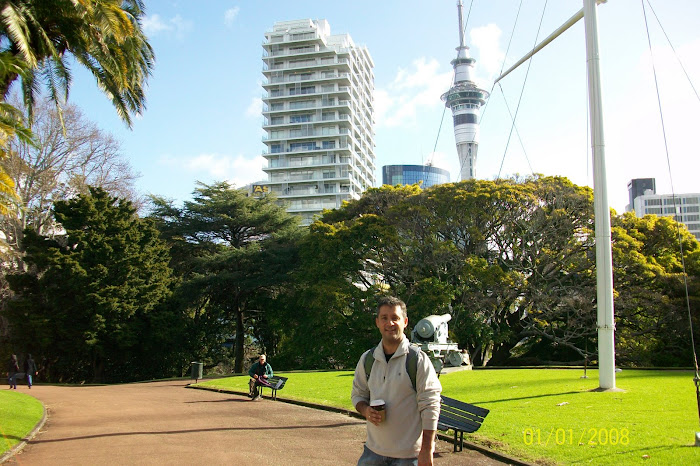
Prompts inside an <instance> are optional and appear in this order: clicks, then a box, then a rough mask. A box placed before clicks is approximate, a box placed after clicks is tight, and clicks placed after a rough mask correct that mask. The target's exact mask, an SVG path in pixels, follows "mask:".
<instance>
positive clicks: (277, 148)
mask: <svg viewBox="0 0 700 466" xmlns="http://www.w3.org/2000/svg"><path fill="white" fill-rule="evenodd" d="M280 152H282V144H270V153H271V154H279V153H280Z"/></svg>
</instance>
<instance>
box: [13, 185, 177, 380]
mask: <svg viewBox="0 0 700 466" xmlns="http://www.w3.org/2000/svg"><path fill="white" fill-rule="evenodd" d="M54 215H55V216H56V220H57V222H58V223H59V224H60V226H61V228H62V229H63V230H64V232H65V233H64V234H61V235H55V236H54V237H53V239H49V238H46V237H42V236H40V235H38V234H37V233H36V232H34V231H31V230H29V231H28V232H27V236H26V248H27V257H26V261H27V263H28V264H29V265H30V267H31V268H32V270H30V271H28V272H27V273H24V274H18V275H11V276H8V280H9V281H10V285H11V287H12V289H13V290H14V291H15V292H16V294H17V296H16V297H15V299H14V300H13V301H12V302H11V303H10V306H9V309H8V311H7V316H8V318H9V321H10V324H11V326H12V329H13V337H14V343H15V344H16V345H18V346H19V347H21V348H26V350H27V351H30V352H32V353H33V354H35V355H37V356H39V357H43V358H46V362H47V364H48V366H49V368H50V377H51V378H52V379H54V380H71V381H81V380H94V381H100V382H101V381H119V380H124V377H125V376H124V374H128V373H129V371H130V365H133V367H138V365H139V360H140V359H141V358H148V357H149V355H148V354H143V353H140V352H139V351H137V349H138V348H148V345H144V344H143V340H152V339H153V340H155V341H161V340H162V331H161V330H159V329H158V328H157V327H156V326H154V324H157V323H158V322H160V321H165V322H167V321H169V320H170V319H167V318H163V313H164V312H167V309H166V308H164V307H162V306H161V304H162V303H163V302H164V300H165V299H166V298H167V297H168V295H169V293H170V290H169V286H170V284H171V281H172V277H171V271H170V268H169V267H168V261H169V256H168V253H167V248H166V245H165V244H164V243H163V242H162V241H161V240H160V239H159V236H158V232H157V230H156V229H155V228H154V226H153V225H152V224H151V222H150V221H148V220H142V219H139V218H138V217H137V216H136V214H135V209H134V208H133V207H132V206H131V203H129V202H128V201H125V200H121V199H118V198H116V197H112V196H110V195H109V194H108V193H107V192H106V191H104V190H102V189H100V188H91V189H90V192H89V193H88V194H85V195H79V196H78V197H76V198H75V199H72V200H69V201H58V202H56V204H55V207H54ZM156 313H160V315H157V314H156ZM145 330H148V331H145ZM159 332H160V333H159ZM170 343H172V342H170ZM150 349H152V348H150ZM172 350H173V349H172V348H163V350H162V351H161V353H160V354H159V355H158V356H163V355H166V354H167V353H168V352H172ZM132 372H133V370H132ZM126 377H127V378H133V377H134V374H133V373H132V375H131V376H126Z"/></svg>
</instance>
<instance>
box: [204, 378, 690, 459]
mask: <svg viewBox="0 0 700 466" xmlns="http://www.w3.org/2000/svg"><path fill="white" fill-rule="evenodd" d="M582 374H583V371H582V370H571V369H507V370H476V371H462V372H455V373H452V374H445V375H443V376H441V377H440V381H441V382H442V386H443V394H444V395H446V396H449V397H451V398H457V399H460V400H463V401H467V402H469V403H473V404H476V405H479V406H482V407H484V408H488V409H490V410H491V413H490V414H489V416H488V417H487V418H486V422H485V423H484V425H483V426H482V428H481V429H480V430H479V432H478V433H477V434H475V435H469V436H468V437H469V438H470V440H472V441H476V442H478V443H482V444H486V445H489V446H491V447H492V448H494V449H498V450H501V451H504V452H506V453H508V454H510V455H513V456H516V457H519V458H522V459H526V460H530V461H535V460H537V462H540V463H551V464H555V463H561V464H583V463H588V464H642V463H644V464H660V465H667V464H683V465H685V464H700V448H696V447H694V446H693V445H694V436H695V432H696V431H700V423H699V421H698V407H697V403H696V398H695V386H694V384H693V373H692V372H689V371H642V370H624V371H622V372H620V373H617V374H616V375H617V387H618V388H621V389H623V390H624V392H609V393H596V392H591V391H590V390H591V389H594V388H597V387H598V372H597V371H594V370H589V371H588V377H589V378H588V379H581V378H580V377H581V375H582ZM276 375H284V376H285V377H289V381H288V382H287V384H286V385H285V387H284V389H283V390H281V391H280V392H279V395H280V396H282V397H286V398H293V399H297V400H302V401H310V402H315V403H320V404H324V405H329V406H335V407H339V408H346V409H352V405H351V403H350V389H351V386H352V372H349V371H338V372H290V373H279V374H276ZM247 383H248V377H247V376H238V377H230V378H225V379H218V380H211V381H207V382H202V383H201V384H200V385H204V386H215V387H220V388H228V389H232V390H238V391H243V392H245V391H247V389H248V386H247Z"/></svg>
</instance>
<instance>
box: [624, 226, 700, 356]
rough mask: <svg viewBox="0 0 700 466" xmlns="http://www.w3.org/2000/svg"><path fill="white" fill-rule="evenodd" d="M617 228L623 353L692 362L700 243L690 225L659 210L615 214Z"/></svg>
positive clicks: (699, 309)
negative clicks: (661, 214) (640, 214)
mask: <svg viewBox="0 0 700 466" xmlns="http://www.w3.org/2000/svg"><path fill="white" fill-rule="evenodd" d="M612 234H613V264H614V279H615V291H616V296H615V316H616V324H617V332H616V349H617V355H618V359H620V360H621V361H622V362H623V363H627V364H630V365H640V366H678V365H683V366H690V365H692V363H693V360H692V346H691V339H690V322H689V321H688V305H690V311H691V316H692V320H693V327H694V329H695V331H696V332H697V330H698V328H700V327H699V325H700V306H699V304H700V303H699V302H698V300H699V299H700V298H699V295H698V289H699V285H700V282H699V278H700V277H699V275H698V272H700V261H699V260H700V243H698V241H697V240H696V239H695V238H694V237H693V235H691V234H690V233H689V232H688V230H687V229H686V228H685V226H683V225H679V224H678V223H677V222H676V221H675V220H673V219H672V218H669V217H657V216H656V215H647V216H645V217H643V218H637V217H636V216H635V215H634V214H633V213H626V214H623V215H621V216H618V217H614V218H613V229H612ZM681 250H682V251H683V255H681ZM684 265H685V273H686V275H685V276H684V267H683V266H684ZM686 284H687V286H688V289H689V293H688V294H689V298H690V299H689V301H686V290H685V286H686ZM696 349H697V350H699V351H700V346H698V348H696Z"/></svg>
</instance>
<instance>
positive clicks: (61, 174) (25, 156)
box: [0, 101, 138, 268]
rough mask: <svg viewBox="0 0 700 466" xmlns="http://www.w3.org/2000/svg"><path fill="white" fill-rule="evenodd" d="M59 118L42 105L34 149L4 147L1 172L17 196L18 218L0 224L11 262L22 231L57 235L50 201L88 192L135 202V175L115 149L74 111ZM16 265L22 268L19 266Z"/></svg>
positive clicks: (116, 145)
mask: <svg viewBox="0 0 700 466" xmlns="http://www.w3.org/2000/svg"><path fill="white" fill-rule="evenodd" d="M63 116H64V118H63V123H62V122H61V121H60V119H59V117H58V112H57V110H56V109H55V108H54V107H53V106H52V105H51V104H50V102H48V101H44V102H42V103H41V104H40V105H38V106H37V109H36V112H35V119H34V122H33V133H34V139H33V143H31V144H30V143H27V142H23V141H20V140H16V141H12V142H10V144H9V157H8V159H7V162H6V164H5V166H6V168H7V173H8V175H9V176H10V177H11V181H12V182H13V184H14V186H15V192H16V193H17V198H18V199H17V201H16V202H17V205H18V213H17V215H14V216H5V217H4V218H2V219H0V231H2V232H3V234H4V236H5V238H6V240H7V243H8V244H9V246H10V250H11V251H12V252H14V258H15V259H16V260H18V259H19V258H20V257H21V254H22V235H23V231H24V230H25V229H26V228H31V229H33V230H35V231H36V232H37V233H38V234H39V235H41V236H46V235H49V236H50V235H51V234H52V232H54V231H56V225H55V224H54V223H53V221H54V217H53V215H52V207H53V203H54V202H55V201H58V200H65V199H69V198H72V197H74V196H76V195H77V194H87V193H88V192H89V189H88V188H89V186H95V187H101V188H103V189H105V190H106V191H108V192H110V193H111V194H112V195H114V196H118V197H120V198H124V199H129V200H131V201H132V202H135V201H137V200H138V198H137V195H136V194H135V192H134V189H133V182H134V180H135V178H136V175H135V174H134V173H133V171H132V169H131V167H130V166H129V164H128V162H127V161H126V160H125V159H124V158H123V156H122V155H121V153H120V147H119V143H118V142H117V141H116V140H115V139H114V138H113V137H112V136H111V135H109V134H106V133H104V132H103V131H101V130H99V129H98V128H97V127H96V125H95V124H94V123H93V122H91V121H89V120H87V119H86V118H85V116H83V114H82V113H81V112H80V110H79V109H78V108H77V107H75V106H73V105H69V106H67V107H66V108H65V109H64V112H63ZM17 264H19V265H20V268H21V262H18V263H17ZM17 264H15V265H17Z"/></svg>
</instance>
